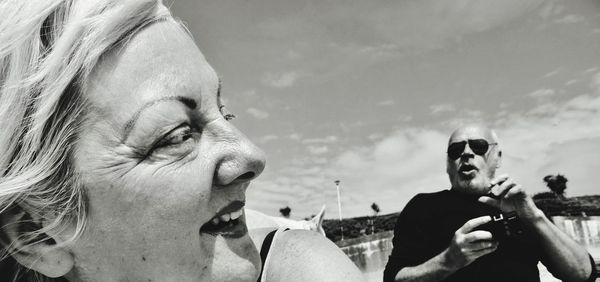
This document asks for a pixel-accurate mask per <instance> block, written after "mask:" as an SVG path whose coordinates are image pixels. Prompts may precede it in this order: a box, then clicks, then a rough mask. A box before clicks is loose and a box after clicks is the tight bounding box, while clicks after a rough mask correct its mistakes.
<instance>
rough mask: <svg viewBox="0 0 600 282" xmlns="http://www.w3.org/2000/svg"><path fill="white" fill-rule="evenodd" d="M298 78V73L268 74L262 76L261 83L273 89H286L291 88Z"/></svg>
mask: <svg viewBox="0 0 600 282" xmlns="http://www.w3.org/2000/svg"><path fill="white" fill-rule="evenodd" d="M300 76H301V75H300V73H299V72H296V71H289V72H284V73H272V72H268V73H265V74H264V75H263V78H262V83H263V84H264V85H266V86H270V87H274V88H287V87H290V86H293V85H294V84H295V83H296V81H297V80H298V79H299V78H300Z"/></svg>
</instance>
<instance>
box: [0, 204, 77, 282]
mask: <svg viewBox="0 0 600 282" xmlns="http://www.w3.org/2000/svg"><path fill="white" fill-rule="evenodd" d="M32 214H33V213H28V212H26V211H25V210H24V209H22V208H20V207H17V208H13V209H11V210H9V211H6V212H3V213H2V214H0V226H2V227H1V228H2V229H1V230H0V233H1V234H0V235H1V237H0V238H1V239H2V240H1V243H2V247H3V248H5V249H6V250H8V251H9V253H10V254H11V256H12V257H13V258H14V259H15V260H16V261H17V262H19V264H21V265H23V266H25V267H27V268H29V269H31V270H34V271H36V272H38V273H41V274H43V275H45V276H47V277H51V278H56V277H61V276H64V275H65V274H67V273H68V272H69V271H71V268H73V264H74V262H75V261H74V258H73V255H72V254H71V253H70V252H69V251H68V250H66V249H65V248H64V247H61V246H57V244H56V239H58V238H52V237H51V236H49V235H48V234H40V236H38V238H35V239H33V240H31V239H32V238H28V236H24V235H25V233H26V232H30V231H34V230H39V229H40V228H42V226H43V222H42V221H43V220H42V219H41V218H39V217H37V216H35V215H33V216H32Z"/></svg>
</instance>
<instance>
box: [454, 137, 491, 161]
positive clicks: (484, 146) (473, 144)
mask: <svg viewBox="0 0 600 282" xmlns="http://www.w3.org/2000/svg"><path fill="white" fill-rule="evenodd" d="M467 142H468V143H469V148H471V150H472V151H473V153H475V154H477V155H480V156H483V155H484V154H485V153H487V151H488V149H489V148H490V145H496V144H498V143H488V141H487V140H485V139H469V140H468V141H460V142H455V143H452V144H450V145H449V146H448V152H447V153H448V158H450V159H451V160H456V159H458V158H460V156H461V155H462V153H463V152H464V151H465V146H466V145H467Z"/></svg>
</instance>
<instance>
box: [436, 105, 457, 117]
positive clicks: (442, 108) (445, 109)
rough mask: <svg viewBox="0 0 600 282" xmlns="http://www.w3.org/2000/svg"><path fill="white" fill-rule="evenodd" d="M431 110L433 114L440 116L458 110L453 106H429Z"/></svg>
mask: <svg viewBox="0 0 600 282" xmlns="http://www.w3.org/2000/svg"><path fill="white" fill-rule="evenodd" d="M429 110H430V111H431V113H432V114H434V115H438V114H442V113H446V112H452V111H454V110H456V107H455V106H454V105H452V104H439V105H431V106H429Z"/></svg>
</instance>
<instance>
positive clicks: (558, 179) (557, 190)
mask: <svg viewBox="0 0 600 282" xmlns="http://www.w3.org/2000/svg"><path fill="white" fill-rule="evenodd" d="M567 181H569V180H568V179H567V178H566V177H565V176H564V175H561V174H557V175H546V176H545V177H544V182H546V186H548V189H550V191H552V192H554V194H556V195H557V196H559V197H560V198H562V199H564V198H565V190H567Z"/></svg>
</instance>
